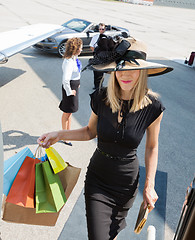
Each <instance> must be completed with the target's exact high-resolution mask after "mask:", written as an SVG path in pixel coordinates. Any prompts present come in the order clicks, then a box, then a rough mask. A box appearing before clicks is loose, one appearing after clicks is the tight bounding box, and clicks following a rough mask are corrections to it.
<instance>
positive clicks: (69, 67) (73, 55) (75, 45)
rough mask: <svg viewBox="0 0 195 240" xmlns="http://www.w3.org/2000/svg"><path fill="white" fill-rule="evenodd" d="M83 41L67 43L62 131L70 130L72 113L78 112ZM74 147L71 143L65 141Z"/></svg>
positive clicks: (74, 39) (63, 82) (61, 105)
mask: <svg viewBox="0 0 195 240" xmlns="http://www.w3.org/2000/svg"><path fill="white" fill-rule="evenodd" d="M82 44H83V43H82V40H81V39H80V38H71V39H69V40H68V41H67V42H66V50H65V53H64V61H63V64H62V70H63V76H62V101H61V102H60V105H59V108H60V110H62V111H63V114H62V129H63V130H70V126H71V116H72V113H74V112H76V111H78V88H79V86H80V72H81V63H80V61H79V60H78V58H77V57H78V55H79V54H80V53H81V51H82ZM63 142H64V143H65V144H67V145H69V146H72V143H71V142H66V141H63Z"/></svg>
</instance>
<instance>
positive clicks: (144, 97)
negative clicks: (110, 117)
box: [107, 69, 158, 113]
mask: <svg viewBox="0 0 195 240" xmlns="http://www.w3.org/2000/svg"><path fill="white" fill-rule="evenodd" d="M148 94H149V95H152V96H154V97H155V98H157V97H158V94H157V93H155V92H153V91H152V90H151V89H149V88H148V85H147V69H143V70H140V75H139V78H138V81H137V82H136V83H135V85H134V87H133V89H132V91H131V96H130V99H133V104H132V106H131V109H130V112H136V111H138V110H140V109H143V108H144V107H146V106H147V105H148V104H151V103H152V101H151V100H150V98H149V97H148ZM107 103H108V104H109V105H110V107H111V109H112V112H113V113H115V112H117V111H120V110H121V93H120V85H119V83H118V81H117V79H116V74H115V72H112V73H111V76H110V79H109V82H108V88H107ZM129 103H130V101H129Z"/></svg>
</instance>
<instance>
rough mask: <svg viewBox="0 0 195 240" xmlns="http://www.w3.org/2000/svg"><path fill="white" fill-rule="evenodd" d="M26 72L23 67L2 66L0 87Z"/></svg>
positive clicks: (0, 69)
mask: <svg viewBox="0 0 195 240" xmlns="http://www.w3.org/2000/svg"><path fill="white" fill-rule="evenodd" d="M25 72H26V71H23V70H21V69H15V68H9V67H2V66H0V87H2V86H4V85H6V84H7V83H9V82H11V81H12V80H14V79H16V78H17V77H19V76H20V75H22V74H24V73H25Z"/></svg>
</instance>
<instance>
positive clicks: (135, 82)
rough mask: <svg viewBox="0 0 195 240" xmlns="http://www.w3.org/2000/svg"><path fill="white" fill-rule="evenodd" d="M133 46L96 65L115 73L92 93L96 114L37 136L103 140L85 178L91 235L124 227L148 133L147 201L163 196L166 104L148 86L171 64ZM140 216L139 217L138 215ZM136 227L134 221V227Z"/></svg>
mask: <svg viewBox="0 0 195 240" xmlns="http://www.w3.org/2000/svg"><path fill="white" fill-rule="evenodd" d="M128 41H129V43H130V47H129V48H128V50H127V52H126V53H125V54H124V56H121V58H120V59H117V62H116V61H112V62H110V61H109V63H104V64H101V65H93V68H94V69H96V70H98V71H103V72H111V76H110V80H109V82H108V87H107V88H102V89H101V90H100V91H98V90H96V91H95V92H94V93H92V94H91V108H92V113H91V117H90V119H89V123H88V125H87V126H86V127H83V128H81V129H78V130H72V131H71V130H70V131H56V132H51V133H47V134H44V135H42V136H41V137H40V138H39V139H38V140H37V141H38V143H39V144H40V145H42V146H43V147H45V148H48V147H49V146H50V145H52V144H54V143H56V142H57V141H59V140H71V141H73V140H75V141H87V140H91V139H93V138H96V137H97V139H98V141H97V148H96V150H95V152H94V154H93V156H92V157H91V159H90V163H89V166H88V170H87V173H86V180H85V204H86V217H87V228H88V239H90V240H113V239H115V240H116V238H117V235H118V233H119V232H120V231H121V230H122V229H124V228H125V226H126V221H125V218H126V216H127V213H128V210H129V209H130V208H131V207H132V205H133V202H134V200H135V197H136V194H137V191H138V182H139V162H138V158H137V147H138V145H139V144H140V142H141V140H142V138H143V136H144V134H145V133H146V144H145V167H146V179H145V187H144V191H143V201H144V206H145V207H146V206H147V205H150V211H151V210H152V209H153V208H154V206H155V202H156V201H157V199H158V196H157V193H156V191H155V174H156V168H157V161H158V137H159V131H160V123H161V119H162V117H163V111H164V109H165V108H164V106H163V105H162V103H161V101H160V100H159V99H158V95H157V94H156V93H154V92H152V90H150V89H148V87H147V77H148V76H155V75H160V74H164V73H166V72H169V71H171V70H172V68H170V67H167V66H164V65H161V64H155V63H151V62H148V61H146V48H145V45H144V44H143V43H142V42H140V41H137V40H135V39H128ZM135 220H136V219H135ZM132 231H133V226H132Z"/></svg>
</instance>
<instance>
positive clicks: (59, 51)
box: [58, 42, 65, 57]
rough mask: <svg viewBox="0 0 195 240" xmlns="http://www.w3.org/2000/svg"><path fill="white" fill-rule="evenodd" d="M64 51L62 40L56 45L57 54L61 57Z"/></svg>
mask: <svg viewBox="0 0 195 240" xmlns="http://www.w3.org/2000/svg"><path fill="white" fill-rule="evenodd" d="M64 53H65V42H62V43H60V45H59V46H58V55H59V57H63V56H64Z"/></svg>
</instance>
